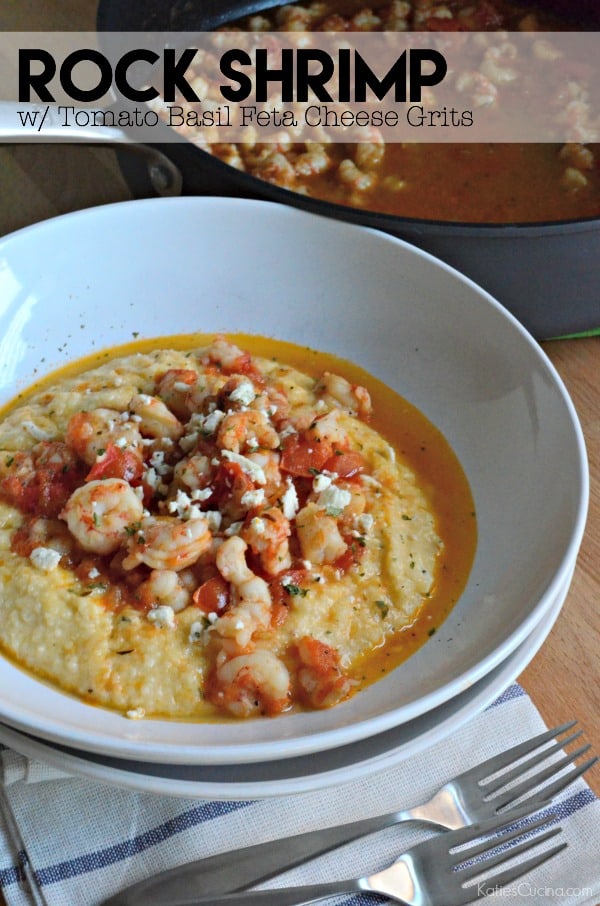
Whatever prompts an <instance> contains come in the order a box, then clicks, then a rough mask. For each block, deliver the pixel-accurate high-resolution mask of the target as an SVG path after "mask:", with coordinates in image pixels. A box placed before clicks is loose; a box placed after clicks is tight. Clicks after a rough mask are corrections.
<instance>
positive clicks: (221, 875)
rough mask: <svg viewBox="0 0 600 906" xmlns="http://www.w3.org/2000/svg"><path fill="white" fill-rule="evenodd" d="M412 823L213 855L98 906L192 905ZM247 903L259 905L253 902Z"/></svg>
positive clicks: (343, 829) (344, 829) (407, 814)
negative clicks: (392, 828) (186, 903)
mask: <svg viewBox="0 0 600 906" xmlns="http://www.w3.org/2000/svg"><path fill="white" fill-rule="evenodd" d="M415 820H422V821H424V820H426V818H425V816H424V815H423V816H421V815H420V814H419V808H416V809H414V810H411V809H407V810H404V811H399V812H390V813H388V814H387V815H377V816H376V817H373V818H363V819H361V820H360V821H352V822H350V823H347V824H340V825H338V826H337V827H326V828H323V829H320V830H314V831H307V832H306V833H304V834H296V835H295V836H293V837H288V838H287V839H284V840H269V841H268V842H267V843H258V844H256V845H253V846H246V847H244V848H243V849H239V850H237V851H235V852H221V853H217V854H216V855H214V856H209V857H208V858H206V859H198V860H197V861H195V862H188V863H187V864H186V865H180V866H179V867H177V868H171V869H169V870H167V871H163V872H161V873H160V874H156V875H153V876H152V877H150V878H145V879H144V880H142V881H139V882H138V883H137V884H133V885H132V886H131V887H129V888H127V889H126V890H123V891H121V892H120V893H117V894H115V895H114V896H113V897H110V899H108V900H105V901H104V902H103V903H102V904H101V906H173V904H174V903H177V902H178V901H179V902H181V903H184V902H186V898H187V902H188V903H193V902H195V901H194V897H195V898H196V899H198V898H200V897H209V896H213V897H214V896H218V895H219V894H223V893H225V892H226V891H234V890H243V888H245V887H250V886H251V885H252V884H258V883H259V881H264V880H266V879H267V878H272V877H274V875H276V874H279V873H280V872H282V871H286V870H288V869H290V868H293V867H294V866H295V865H300V864H302V863H303V862H306V861H307V860H308V859H312V858H314V857H315V856H319V855H321V854H323V853H325V852H328V851H329V850H332V849H335V848H336V847H338V846H342V844H344V843H350V842H351V841H352V840H356V839H358V838H359V837H363V836H366V835H367V834H372V833H375V832H376V831H379V830H383V829H384V828H386V827H390V826H391V825H393V824H398V823H400V822H403V821H415ZM269 893H270V891H269ZM252 895H253V896H258V891H253V894H252ZM329 896H331V894H329ZM190 898H191V899H190ZM214 902H217V901H216V900H215V901H214ZM239 902H242V901H239ZM252 902H253V903H254V902H256V903H257V906H258V901H255V900H252ZM269 902H271V901H269ZM292 902H294V901H293V900H292Z"/></svg>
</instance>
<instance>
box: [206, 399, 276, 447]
mask: <svg viewBox="0 0 600 906" xmlns="http://www.w3.org/2000/svg"><path fill="white" fill-rule="evenodd" d="M217 444H218V446H219V447H222V448H224V449H225V450H232V451H233V452H234V453H241V452H242V451H246V450H255V449H257V448H258V447H266V448H267V449H268V450H275V449H276V448H277V447H278V446H279V434H278V433H277V431H276V430H275V428H274V427H273V425H272V424H271V423H270V422H269V419H268V417H267V415H266V414H265V413H264V412H260V411H257V410H255V409H249V410H247V411H246V412H231V413H230V414H229V415H226V416H225V418H224V419H223V421H222V422H221V424H220V425H219V430H218V432H217Z"/></svg>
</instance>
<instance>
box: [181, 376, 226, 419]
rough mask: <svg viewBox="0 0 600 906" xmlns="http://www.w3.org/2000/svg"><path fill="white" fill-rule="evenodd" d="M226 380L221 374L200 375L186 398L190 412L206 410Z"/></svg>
mask: <svg viewBox="0 0 600 906" xmlns="http://www.w3.org/2000/svg"><path fill="white" fill-rule="evenodd" d="M226 382H227V378H226V377H225V375H223V374H202V375H200V376H199V377H198V380H197V381H196V383H195V384H194V386H193V387H192V389H191V390H190V392H189V394H188V397H187V400H186V403H187V405H188V407H189V408H190V410H191V412H204V411H207V412H208V408H209V406H210V404H211V403H213V404H214V402H215V401H216V399H217V396H218V394H219V393H220V392H221V390H222V389H223V387H224V385H225V383H226ZM213 408H214V405H213Z"/></svg>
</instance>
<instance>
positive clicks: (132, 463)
mask: <svg viewBox="0 0 600 906" xmlns="http://www.w3.org/2000/svg"><path fill="white" fill-rule="evenodd" d="M143 472H144V464H143V462H142V460H141V458H140V456H138V454H137V453H134V452H133V450H122V449H121V448H120V447H117V446H116V445H115V444H112V443H109V444H107V446H106V450H105V452H104V454H103V455H102V456H101V457H100V458H99V459H98V461H97V462H96V463H94V465H93V466H92V468H91V469H90V471H89V472H88V474H87V475H86V479H85V480H86V481H96V480H100V479H103V478H122V479H123V480H124V481H128V482H129V483H130V484H136V483H139V481H140V480H141V477H142V474H143Z"/></svg>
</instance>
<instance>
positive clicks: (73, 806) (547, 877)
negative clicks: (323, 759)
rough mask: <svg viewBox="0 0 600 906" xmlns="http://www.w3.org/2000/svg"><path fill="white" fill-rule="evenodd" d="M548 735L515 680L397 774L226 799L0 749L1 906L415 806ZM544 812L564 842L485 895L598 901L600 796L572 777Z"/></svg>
mask: <svg viewBox="0 0 600 906" xmlns="http://www.w3.org/2000/svg"><path fill="white" fill-rule="evenodd" d="M543 729H544V723H543V721H542V719H541V717H540V715H539V713H538V711H537V709H536V708H535V706H534V705H533V703H532V702H531V700H530V699H529V697H528V696H527V695H526V694H525V692H524V691H523V689H522V688H521V687H520V686H518V685H516V684H515V685H512V686H510V687H509V688H508V689H507V690H506V691H505V693H504V694H503V695H502V696H501V697H500V698H499V699H497V701H496V702H495V703H494V704H493V705H491V706H490V707H488V708H487V709H486V710H485V711H483V712H482V713H480V714H478V715H477V716H476V717H474V718H473V719H471V720H470V721H469V722H468V723H467V724H465V725H464V726H462V727H461V728H459V729H457V731H456V732H455V733H454V734H452V735H450V736H449V737H447V738H445V739H444V740H443V741H441V742H439V743H437V744H435V745H433V746H431V747H430V748H429V749H427V750H426V751H425V752H423V753H421V754H419V755H418V756H414V757H412V758H409V759H407V760H405V761H402V762H400V763H399V764H397V765H396V766H394V767H393V768H389V767H388V768H386V770H385V771H382V772H380V773H376V774H370V775H369V776H366V777H362V778H359V779H357V780H353V781H351V782H348V783H345V784H344V785H341V786H336V787H334V788H332V789H326V790H322V789H321V790H318V791H316V792H306V793H301V794H297V795H294V796H287V797H281V798H269V799H263V800H260V799H259V800H254V801H227V802H217V801H206V800H202V801H198V800H194V799H184V798H179V797H168V796H162V795H156V794H151V793H139V792H132V791H131V790H126V789H119V788H116V787H111V786H108V785H105V784H103V783H100V782H98V781H95V780H94V781H92V780H89V779H83V778H77V777H71V776H67V775H65V774H62V773H61V772H60V771H58V770H56V768H48V767H46V766H44V765H41V764H39V763H36V762H31V761H29V760H28V759H27V758H25V757H24V756H22V755H19V754H18V753H16V752H14V751H13V750H11V749H7V748H4V749H3V750H2V751H0V767H2V769H3V784H2V785H1V786H0V799H1V800H2V809H1V812H0V822H1V823H0V890H1V891H2V893H3V895H4V898H5V901H6V904H7V906H32V904H35V906H98V904H99V903H101V902H102V900H103V899H104V898H106V897H108V896H109V895H110V894H113V893H115V892H116V891H117V890H119V889H121V888H122V887H125V886H128V885H129V884H132V883H133V882H134V881H137V880H139V879H141V878H144V877H147V876H148V875H151V874H153V873H155V872H158V871H161V870H163V869H165V868H171V867H173V866H176V865H178V864H181V863H183V862H187V861H190V860H192V859H197V858H200V857H202V856H207V855H211V854H213V853H215V852H219V851H224V850H232V851H234V850H235V849H236V848H237V847H242V846H247V845H248V844H250V843H256V842H259V841H263V840H269V839H273V840H278V839H281V838H283V837H285V836H288V835H291V834H295V833H300V832H302V831H305V830H308V829H311V828H316V827H322V826H325V825H328V824H337V823H341V822H346V821H351V820H353V819H356V818H360V817H366V816H368V815H374V814H378V813H380V812H388V811H391V810H394V809H397V808H401V807H405V806H408V805H411V804H416V803H418V802H420V801H423V800H424V799H426V798H427V797H428V796H430V795H431V794H432V793H434V792H435V790H436V789H437V788H438V787H439V786H441V785H442V784H443V783H445V782H446V781H447V780H449V779H450V778H451V777H453V776H455V775H456V774H459V773H461V772H462V771H464V770H466V769H467V768H468V767H470V766H472V765H473V764H476V763H477V762H479V761H483V760H484V759H486V758H489V757H490V756H491V755H493V754H495V753H496V752H498V751H500V750H501V749H504V748H508V747H509V746H511V745H515V744H516V743H518V742H520V741H521V740H523V739H526V738H527V737H529V736H532V735H535V734H536V733H540V732H541V731H542V730H543ZM584 729H585V728H584ZM593 770H596V771H597V770H598V767H597V766H596V767H595V768H594V769H593ZM552 811H553V812H554V813H555V815H556V818H555V820H556V821H560V823H561V825H562V828H563V833H562V835H561V836H562V839H563V840H565V841H566V842H567V843H568V847H567V849H565V850H564V851H563V852H562V853H560V854H559V855H558V856H557V857H556V858H554V859H553V860H551V861H550V862H548V863H547V864H545V865H542V866H540V867H539V868H538V869H536V870H535V871H533V872H531V873H530V874H529V875H527V876H526V877H525V878H523V879H522V880H521V881H519V882H516V884H515V885H513V887H508V888H506V889H505V890H503V891H500V892H499V893H497V894H494V895H492V897H490V899H491V900H494V899H496V897H497V898H498V899H501V898H502V897H506V898H511V899H513V901H518V902H524V903H526V904H527V906H542V904H549V903H557V904H559V903H560V904H561V906H583V904H585V906H596V904H598V903H599V902H600V801H599V800H598V799H596V797H595V796H594V794H593V792H592V791H591V790H590V788H589V786H588V785H587V784H586V782H585V781H584V780H583V779H579V780H577V781H575V783H573V784H572V785H571V786H569V787H568V788H567V789H566V790H565V791H564V792H563V793H562V794H561V796H560V797H559V798H558V800H557V802H556V803H555V804H554V805H553V807H552ZM430 833H431V831H430V830H429V831H428V830H424V829H423V828H422V827H416V826H415V825H410V826H409V825H403V826H401V827H396V828H391V829H388V830H386V831H383V832H381V833H378V834H375V835H372V836H370V837H368V838H365V839H363V840H361V841H357V842H355V843H353V844H349V845H347V846H345V847H342V848H341V849H339V850H337V851H336V852H335V854H328V855H325V856H322V857H320V858H319V859H316V860H314V861H312V862H310V863H308V864H307V865H304V866H301V867H299V868H296V869H293V870H292V871H289V872H287V873H286V874H285V875H281V876H279V877H277V878H274V879H272V880H271V881H270V882H268V883H267V884H265V885H263V886H278V885H281V884H284V883H285V884H288V883H289V884H292V883H294V884H298V883H301V884H303V883H314V882H316V881H318V880H322V879H333V878H334V877H335V878H342V877H357V876H358V875H360V874H363V873H369V872H372V871H374V870H376V869H378V868H380V867H383V866H384V865H386V864H388V863H389V862H391V861H393V859H394V858H395V857H396V856H397V855H398V854H399V853H400V852H402V851H403V850H404V849H406V848H408V847H410V846H411V845H413V844H414V843H416V842H418V841H419V840H421V839H424V838H425V837H426V836H427V835H428V834H430ZM232 871H233V872H235V854H234V853H233V852H232ZM330 902H332V903H337V904H343V906H369V904H373V906H375V904H376V903H380V902H381V899H380V898H378V897H374V896H372V895H370V894H366V893H365V894H358V895H353V896H351V897H337V898H336V899H335V900H332V901H330Z"/></svg>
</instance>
